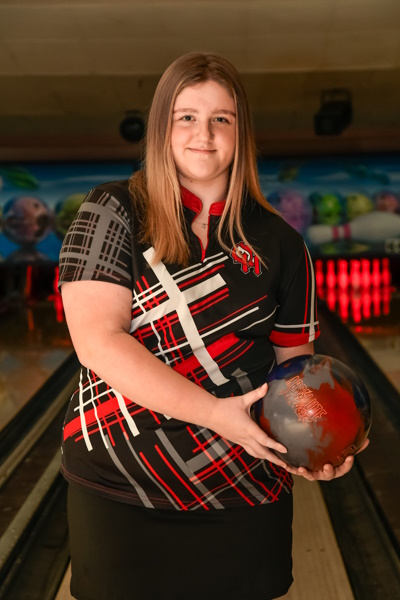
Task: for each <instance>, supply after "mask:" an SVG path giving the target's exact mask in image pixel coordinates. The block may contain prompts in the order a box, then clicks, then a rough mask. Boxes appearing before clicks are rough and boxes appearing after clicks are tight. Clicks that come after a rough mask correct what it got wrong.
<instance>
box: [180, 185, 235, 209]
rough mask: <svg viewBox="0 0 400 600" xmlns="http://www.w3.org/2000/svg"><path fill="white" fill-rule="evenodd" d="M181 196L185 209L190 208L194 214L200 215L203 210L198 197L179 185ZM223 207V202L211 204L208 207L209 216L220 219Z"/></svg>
mask: <svg viewBox="0 0 400 600" xmlns="http://www.w3.org/2000/svg"><path fill="white" fill-rule="evenodd" d="M181 196H182V203H183V205H184V206H186V207H187V208H190V209H191V210H193V211H194V212H195V213H197V214H198V213H200V212H201V209H202V208H203V203H202V201H201V200H200V198H199V197H198V196H196V195H195V194H193V193H192V192H190V191H189V190H188V189H186V188H185V187H183V186H182V185H181ZM224 207H225V200H221V201H220V202H213V203H212V204H211V206H210V210H209V214H210V215H214V216H217V217H220V216H221V215H222V212H223V210H224Z"/></svg>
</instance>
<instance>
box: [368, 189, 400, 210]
mask: <svg viewBox="0 0 400 600" xmlns="http://www.w3.org/2000/svg"><path fill="white" fill-rule="evenodd" d="M374 200H375V207H376V210H383V211H385V212H392V213H400V198H399V196H397V195H396V194H395V193H394V192H391V191H389V190H382V191H380V192H377V193H376V194H375V197H374Z"/></svg>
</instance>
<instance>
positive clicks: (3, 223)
mask: <svg viewBox="0 0 400 600" xmlns="http://www.w3.org/2000/svg"><path fill="white" fill-rule="evenodd" d="M137 168H138V165H137V164H132V163H130V162H119V163H113V162H105V163H47V164H42V163H26V164H18V165H15V164H13V165H10V164H7V165H6V164H4V165H0V261H5V262H13V263H15V262H23V263H37V262H43V261H47V262H57V260H58V254H59V251H60V247H61V243H62V239H63V237H64V235H65V233H66V231H67V229H68V226H69V224H70V223H71V221H72V219H73V216H74V215H75V213H76V211H77V210H78V208H79V206H80V204H81V203H82V201H83V199H84V197H85V195H86V193H87V192H88V191H89V190H90V189H91V188H92V187H93V186H95V185H98V184H100V183H104V182H107V181H114V180H117V179H126V178H128V177H129V175H130V174H131V172H132V171H134V170H135V169H137ZM259 174H260V182H261V187H262V190H263V193H264V194H265V196H266V197H267V198H268V200H269V201H270V202H271V204H272V205H273V206H274V207H275V208H277V209H278V210H279V211H280V212H281V214H282V216H283V217H284V218H285V219H286V220H287V221H288V222H289V223H290V224H291V225H293V227H295V228H296V229H297V230H298V231H299V232H301V233H302V234H303V235H304V237H305V239H306V241H307V243H308V246H309V248H310V251H311V253H312V255H313V256H314V257H318V256H347V255H349V256H351V255H365V256H369V255H374V256H380V255H388V254H400V155H387V156H362V157H335V158H321V159H319V158H310V159H304V160H296V159H293V160H260V161H259Z"/></svg>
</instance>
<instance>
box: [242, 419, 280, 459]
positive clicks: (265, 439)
mask: <svg viewBox="0 0 400 600" xmlns="http://www.w3.org/2000/svg"><path fill="white" fill-rule="evenodd" d="M254 425H255V427H254V428H252V430H251V432H250V434H251V436H252V438H253V439H254V440H255V441H256V442H257V443H258V444H260V445H261V446H264V447H265V446H266V447H267V448H271V449H273V450H276V451H277V452H282V453H284V454H286V452H287V449H286V448H285V446H284V445H283V444H281V443H280V442H278V441H276V440H274V439H273V438H272V437H269V435H268V434H266V433H265V431H263V429H261V427H259V426H258V425H257V424H256V423H254ZM253 431H254V433H253Z"/></svg>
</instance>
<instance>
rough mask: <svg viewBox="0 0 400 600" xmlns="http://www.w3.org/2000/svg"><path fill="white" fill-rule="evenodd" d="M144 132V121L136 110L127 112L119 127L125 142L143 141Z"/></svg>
mask: <svg viewBox="0 0 400 600" xmlns="http://www.w3.org/2000/svg"><path fill="white" fill-rule="evenodd" d="M144 130H145V126H144V120H143V117H142V114H141V112H140V111H138V110H130V111H128V112H127V113H126V115H125V117H124V118H123V119H122V121H121V123H120V125H119V132H120V134H121V137H122V138H123V139H124V140H126V141H127V142H140V140H141V139H143V136H144Z"/></svg>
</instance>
